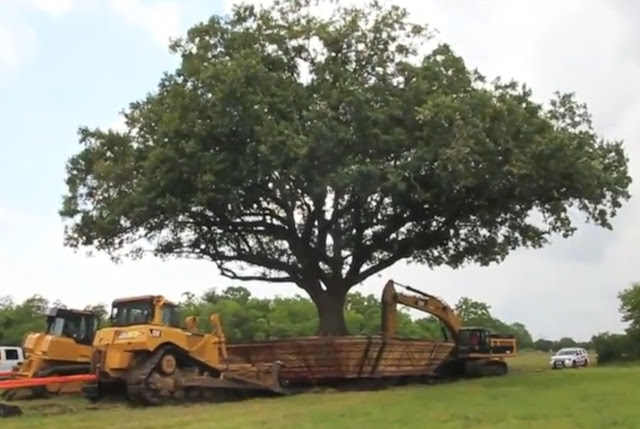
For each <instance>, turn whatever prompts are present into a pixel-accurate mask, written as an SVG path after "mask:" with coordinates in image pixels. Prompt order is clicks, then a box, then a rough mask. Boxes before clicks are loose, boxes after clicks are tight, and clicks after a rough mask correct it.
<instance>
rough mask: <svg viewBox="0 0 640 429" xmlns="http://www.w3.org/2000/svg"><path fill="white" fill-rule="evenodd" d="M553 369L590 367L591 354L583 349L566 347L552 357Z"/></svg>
mask: <svg viewBox="0 0 640 429" xmlns="http://www.w3.org/2000/svg"><path fill="white" fill-rule="evenodd" d="M549 364H550V365H551V368H552V369H559V368H577V367H579V366H589V353H588V352H587V351H586V350H585V349H583V348H582V347H565V348H563V349H560V350H558V351H557V352H556V354H555V355H553V356H551V361H550V362H549Z"/></svg>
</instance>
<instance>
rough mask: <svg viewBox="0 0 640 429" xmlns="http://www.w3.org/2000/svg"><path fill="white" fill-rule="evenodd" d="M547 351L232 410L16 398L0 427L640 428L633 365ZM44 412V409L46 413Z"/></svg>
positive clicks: (638, 372)
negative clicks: (573, 363) (494, 374)
mask: <svg viewBox="0 0 640 429" xmlns="http://www.w3.org/2000/svg"><path fill="white" fill-rule="evenodd" d="M547 361H548V355H547V354H544V353H531V354H529V353H526V354H523V355H522V356H521V357H519V358H517V359H514V360H513V363H512V367H513V373H512V374H511V375H509V376H507V377H499V378H485V379H480V380H473V381H464V382H458V383H451V384H446V385H440V386H413V387H405V388H397V389H388V390H385V391H378V392H358V393H314V394H304V395H299V396H291V397H287V398H278V399H263V400H250V401H245V402H238V403H232V404H207V405H193V406H183V407H162V408H147V409H132V408H129V407H127V406H125V405H121V404H103V405H100V406H99V407H97V409H88V404H87V403H86V402H85V401H84V400H82V399H81V398H66V399H53V400H49V401H37V402H36V401H31V402H22V403H20V406H21V407H22V408H23V410H24V411H25V415H24V416H21V417H18V418H11V419H6V420H0V422H1V423H0V427H1V428H2V429H19V428H25V429H26V428H30V429H31V428H52V429H55V428H64V429H85V428H92V429H106V428H118V429H126V428H135V429H145V428H153V429H163V428H179V429H195V428H198V429H200V428H209V427H211V428H213V427H215V428H216V429H236V428H241V429H244V428H247V429H251V428H262V429H270V428H274V429H275V428H278V429H283V428H297V429H306V428H354V429H355V428H367V429H378V428H379V429H383V428H384V429H386V428H416V429H423V428H427V427H428V428H431V429H434V428H435V429H445V428H446V429H463V428H474V429H483V428H492V429H493V428H495V429H500V428H504V429H520V428H553V429H563V428H572V429H574V428H603V427H607V428H608V427H611V428H634V429H635V428H637V427H638V422H639V421H640V408H638V407H637V404H636V398H635V396H634V395H633V392H635V391H636V390H637V389H636V385H637V382H638V380H640V368H639V367H623V368H610V367H607V368H593V367H590V368H586V369H582V368H581V369H577V370H562V371H549V370H543V369H544V368H545V367H546V366H547ZM43 406H45V407H46V408H44V409H43V408H42V407H43Z"/></svg>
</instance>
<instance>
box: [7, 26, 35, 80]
mask: <svg viewBox="0 0 640 429" xmlns="http://www.w3.org/2000/svg"><path fill="white" fill-rule="evenodd" d="M35 40H36V33H35V30H34V29H33V27H31V26H30V25H28V24H26V23H25V22H22V21H15V22H2V21H0V72H2V71H3V70H6V71H9V70H14V69H15V68H16V67H18V66H19V65H20V64H22V63H23V62H24V61H25V60H26V59H27V58H29V57H30V55H31V54H32V52H33V49H34V44H35Z"/></svg>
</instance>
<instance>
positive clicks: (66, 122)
mask: <svg viewBox="0 0 640 429" xmlns="http://www.w3.org/2000/svg"><path fill="white" fill-rule="evenodd" d="M396 3H397V4H400V5H402V6H405V7H407V8H408V9H409V10H410V11H411V13H412V17H413V19H415V20H419V21H421V22H426V23H429V24H430V25H431V26H432V27H433V28H434V29H436V30H437V31H438V33H439V36H438V37H439V39H440V40H442V41H446V42H447V43H450V44H451V46H452V47H453V49H454V50H455V51H456V52H457V53H459V54H461V55H462V56H463V57H464V58H465V60H466V61H467V63H468V65H469V66H470V67H478V69H479V70H480V71H481V72H482V73H484V74H485V75H488V76H490V77H494V76H497V75H499V76H502V77H505V78H515V79H517V80H519V81H523V82H526V83H528V84H529V85H530V86H531V87H532V88H533V91H534V96H535V97H536V98H537V99H539V100H540V101H543V100H545V99H548V98H550V97H551V95H552V93H553V91H555V90H559V91H562V92H569V91H575V92H576V94H577V97H578V98H579V99H580V100H581V101H584V102H586V103H587V104H588V106H589V108H590V110H591V112H592V113H593V116H594V121H595V126H596V128H597V131H598V132H599V133H601V134H603V135H604V136H606V137H607V138H612V139H623V140H624V141H625V142H626V148H627V151H628V154H629V156H630V158H631V171H632V176H633V177H634V180H636V182H634V183H633V184H632V188H631V191H632V194H633V197H632V199H631V201H630V202H628V203H627V204H626V206H625V207H624V209H623V210H622V211H621V212H620V215H619V216H618V217H617V218H616V219H615V221H614V230H613V231H607V230H601V229H597V228H595V227H591V226H588V225H581V226H580V230H579V232H578V233H577V234H576V235H575V236H574V237H572V238H571V239H566V240H560V239H558V240H556V241H555V242H554V243H552V244H551V245H550V246H548V247H546V248H544V249H541V250H535V251H533V250H519V251H517V252H514V253H513V254H512V255H510V256H509V257H508V258H507V260H506V261H505V262H504V263H502V264H500V265H493V266H491V267H485V268H480V267H475V266H468V267H465V268H463V269H459V270H455V271H454V270H451V269H447V268H441V269H436V270H430V269H428V268H425V267H420V266H417V265H407V264H404V263H398V264H396V265H395V266H393V267H391V268H390V269H388V270H386V271H384V272H382V273H381V274H380V275H377V276H374V277H372V278H370V279H369V280H368V281H366V282H364V283H363V285H362V286H358V287H357V288H356V289H355V290H359V291H361V292H363V293H374V294H379V293H380V292H381V290H382V286H383V285H384V283H385V281H386V280H387V279H390V278H392V279H394V280H396V281H398V282H400V283H404V284H410V285H412V286H414V287H417V288H420V289H422V290H424V291H428V292H430V293H432V294H435V295H438V296H441V297H442V298H444V299H445V300H446V301H448V302H449V303H450V304H454V303H455V302H456V301H457V300H458V298H460V297H461V296H468V297H471V298H473V299H477V300H480V301H483V302H487V303H488V304H489V305H491V308H492V311H493V313H494V315H495V316H497V317H499V318H501V319H503V320H505V321H508V322H515V321H520V322H522V323H524V324H525V325H526V326H527V327H528V328H529V330H530V331H531V333H532V335H533V336H534V337H545V338H559V337H561V336H571V337H574V338H576V339H588V338H590V337H591V335H592V334H594V333H597V332H602V331H612V332H615V331H621V330H622V329H623V328H624V325H623V324H622V323H621V321H620V316H619V313H618V299H617V296H616V295H617V293H618V291H620V290H621V289H623V288H625V287H627V286H628V285H629V284H630V283H631V282H633V281H640V264H639V263H638V257H637V251H638V250H639V249H640V245H639V244H638V243H640V222H636V221H635V219H634V218H636V217H638V216H640V202H639V201H637V199H636V198H635V196H636V195H638V193H639V192H638V191H639V190H640V180H639V179H640V163H639V162H640V146H639V145H638V137H640V125H638V120H637V118H638V117H640V79H638V78H637V76H638V73H639V72H640V54H638V53H639V52H640V49H639V48H640V47H639V46H638V43H640V42H638V40H640V37H639V36H640V33H639V32H640V30H639V29H638V27H637V25H635V24H634V20H633V17H634V16H636V17H637V16H639V14H640V5H636V4H635V3H634V2H630V1H626V0H607V1H598V0H589V1H585V0H564V1H562V2H551V1H550V0H539V1H537V2H525V1H514V0H459V1H456V2H450V1H447V0H422V1H421V2H415V1H410V0H397V1H396ZM230 7H231V3H230V2H226V3H225V2H222V1H201V0H180V1H161V0H159V1H144V0H90V1H89V0H84V1H79V0H0V130H1V134H0V136H1V137H0V180H2V183H3V185H2V186H0V296H4V295H10V296H12V297H14V299H16V300H18V301H20V300H23V299H25V298H27V297H29V296H31V295H33V294H40V295H42V296H44V297H46V298H48V299H50V300H56V299H60V300H61V301H63V302H65V303H66V304H67V305H68V306H70V307H84V306H85V305H87V304H94V303H99V302H104V303H109V302H110V301H111V300H112V299H114V298H116V297H121V296H128V295H138V294H147V293H154V294H164V295H165V296H167V297H169V298H171V299H176V300H177V299H179V298H180V296H181V294H182V292H185V291H191V292H194V293H196V294H197V293H200V292H203V291H204V290H206V289H209V288H212V287H217V288H224V287H226V286H228V285H231V284H233V283H232V282H231V281H229V280H227V279H225V278H223V277H221V276H220V275H219V274H218V272H217V270H216V268H215V266H214V265H213V264H212V263H208V262H205V261H171V262H163V261H160V260H156V259H151V258H149V259H144V260H141V261H131V262H124V263H122V264H117V265H116V264H114V263H112V262H111V261H110V260H109V259H108V258H107V257H105V256H103V255H96V256H93V257H88V256H86V255H85V252H84V251H79V252H74V251H72V250H70V249H67V248H65V247H64V246H63V225H62V221H61V219H60V218H59V216H58V214H57V211H58V209H59V207H60V204H61V198H62V194H63V193H64V191H65V185H64V177H65V162H66V160H67V159H68V158H69V157H70V156H71V155H72V154H74V153H75V152H77V151H78V150H79V149H80V146H79V144H78V138H77V134H76V132H77V129H78V127H79V126H81V125H88V126H100V127H118V126H120V123H121V122H120V117H119V112H120V111H121V110H122V109H123V108H126V106H127V105H128V103H130V102H132V101H135V100H138V99H140V98H142V97H143V96H144V95H145V94H147V93H148V92H149V91H153V90H154V88H155V86H156V84H157V82H158V81H159V79H160V77H161V75H162V73H163V72H164V71H170V70H173V69H174V68H175V67H176V65H177V58H175V57H173V56H171V55H170V54H169V51H168V43H169V37H172V36H179V35H182V34H183V33H184V32H185V31H186V30H187V29H188V28H189V27H190V26H191V25H193V24H195V23H197V22H200V21H203V20H206V19H207V18H208V17H209V16H210V15H212V14H219V13H224V12H226V11H228V10H229V8H230ZM634 9H635V10H634ZM245 286H247V287H249V289H250V290H251V291H252V292H253V293H254V294H256V295H258V296H272V295H281V296H285V295H293V294H296V293H303V292H302V291H301V290H299V289H297V288H296V287H295V286H293V285H268V284H267V285H266V284H262V283H247V284H245Z"/></svg>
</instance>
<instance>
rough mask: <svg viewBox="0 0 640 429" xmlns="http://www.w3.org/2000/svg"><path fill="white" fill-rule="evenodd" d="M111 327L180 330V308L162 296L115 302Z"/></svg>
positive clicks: (112, 309) (112, 307) (112, 308)
mask: <svg viewBox="0 0 640 429" xmlns="http://www.w3.org/2000/svg"><path fill="white" fill-rule="evenodd" d="M110 322H111V326H114V327H126V326H134V325H158V326H168V327H172V328H180V312H179V309H178V306H177V305H176V304H174V303H172V302H170V301H167V300H165V299H164V298H163V297H160V296H142V297H134V298H126V299H120V300H115V301H113V303H112V305H111V317H110Z"/></svg>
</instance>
